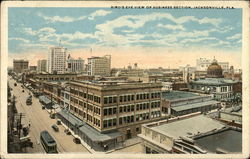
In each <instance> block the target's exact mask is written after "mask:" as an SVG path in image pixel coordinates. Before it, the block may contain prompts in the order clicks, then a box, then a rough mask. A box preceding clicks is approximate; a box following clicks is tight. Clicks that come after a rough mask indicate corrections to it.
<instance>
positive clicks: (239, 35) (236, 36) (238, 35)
mask: <svg viewBox="0 0 250 159" xmlns="http://www.w3.org/2000/svg"><path fill="white" fill-rule="evenodd" d="M240 38H241V34H240V33H237V34H234V35H233V36H230V37H227V40H237V39H240Z"/></svg>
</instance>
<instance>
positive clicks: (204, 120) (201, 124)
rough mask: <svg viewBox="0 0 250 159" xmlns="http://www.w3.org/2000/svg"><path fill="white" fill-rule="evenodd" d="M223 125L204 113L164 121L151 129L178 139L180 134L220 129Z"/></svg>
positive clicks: (185, 134)
mask: <svg viewBox="0 0 250 159" xmlns="http://www.w3.org/2000/svg"><path fill="white" fill-rule="evenodd" d="M223 127H225V125H224V124H222V123H220V122H219V121H216V120H214V119H211V118H209V117H207V116H205V115H198V116H193V117H190V118H186V119H179V120H176V121H173V122H169V123H164V124H162V125H158V126H155V127H152V129H153V130H154V131H157V132H160V133H162V134H164V135H167V136H169V137H173V138H174V139H179V138H180V137H181V136H187V137H191V136H194V135H198V134H201V133H207V132H209V131H212V130H215V129H217V130H218V129H222V128H223Z"/></svg>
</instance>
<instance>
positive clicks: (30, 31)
mask: <svg viewBox="0 0 250 159" xmlns="http://www.w3.org/2000/svg"><path fill="white" fill-rule="evenodd" d="M23 31H24V32H25V33H27V34H29V35H38V34H42V33H43V34H52V33H55V32H56V30H55V29H54V28H51V27H44V28H41V29H39V30H37V31H35V30H33V29H32V28H23Z"/></svg>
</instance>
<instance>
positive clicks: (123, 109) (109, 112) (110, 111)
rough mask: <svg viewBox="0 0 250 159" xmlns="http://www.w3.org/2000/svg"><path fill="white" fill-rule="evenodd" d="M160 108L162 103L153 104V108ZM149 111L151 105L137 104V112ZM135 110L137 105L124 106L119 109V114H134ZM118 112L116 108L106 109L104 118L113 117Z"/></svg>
mask: <svg viewBox="0 0 250 159" xmlns="http://www.w3.org/2000/svg"><path fill="white" fill-rule="evenodd" d="M159 107H160V101H157V102H152V103H151V108H159ZM145 109H149V103H140V104H136V110H145ZM134 110H135V105H124V106H120V107H119V113H123V112H124V113H125V112H126V113H127V112H133V111H134ZM116 113H117V110H116V107H114V108H104V114H103V115H104V116H107V115H113V114H116Z"/></svg>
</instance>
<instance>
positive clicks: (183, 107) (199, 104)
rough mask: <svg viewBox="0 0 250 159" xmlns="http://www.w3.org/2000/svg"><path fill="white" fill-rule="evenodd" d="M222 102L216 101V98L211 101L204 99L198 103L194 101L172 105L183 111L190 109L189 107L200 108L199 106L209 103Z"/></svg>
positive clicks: (175, 109) (175, 108)
mask: <svg viewBox="0 0 250 159" xmlns="http://www.w3.org/2000/svg"><path fill="white" fill-rule="evenodd" d="M218 103H220V102H218V101H215V100H210V101H203V102H198V103H192V104H185V105H181V106H175V107H171V109H173V110H174V111H177V112H179V111H183V110H188V109H193V108H199V107H204V106H207V105H213V104H218Z"/></svg>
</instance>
